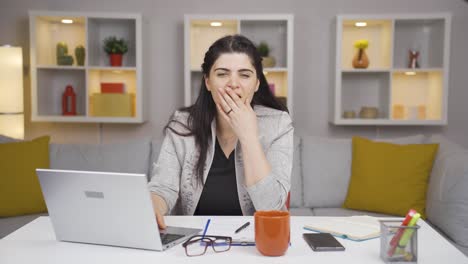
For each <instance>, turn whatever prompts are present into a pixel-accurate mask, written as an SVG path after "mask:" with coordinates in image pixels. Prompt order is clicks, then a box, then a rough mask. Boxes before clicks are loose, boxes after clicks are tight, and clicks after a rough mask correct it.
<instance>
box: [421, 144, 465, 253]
mask: <svg viewBox="0 0 468 264" xmlns="http://www.w3.org/2000/svg"><path fill="white" fill-rule="evenodd" d="M436 139H437V140H433V141H438V143H440V148H439V152H438V153H437V157H436V160H435V162H434V166H433V169H432V173H431V177H430V180H429V187H428V191H427V202H426V213H427V217H428V220H429V221H430V222H431V223H432V224H434V225H436V226H437V227H438V228H439V229H440V230H441V231H442V232H444V233H445V234H446V235H447V236H448V237H449V238H450V239H452V240H453V241H454V242H456V243H457V244H459V245H461V246H464V247H468V192H467V190H468V150H466V149H463V148H462V147H461V146H459V145H456V144H454V143H452V142H450V141H448V140H447V139H445V138H443V137H440V136H439V137H436Z"/></svg>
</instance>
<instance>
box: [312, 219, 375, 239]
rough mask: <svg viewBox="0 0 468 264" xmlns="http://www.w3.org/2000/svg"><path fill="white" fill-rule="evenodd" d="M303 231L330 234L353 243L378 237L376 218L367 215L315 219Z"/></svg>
mask: <svg viewBox="0 0 468 264" xmlns="http://www.w3.org/2000/svg"><path fill="white" fill-rule="evenodd" d="M304 229H306V230H309V231H315V232H320V233H330V234H332V235H334V236H337V237H341V238H346V239H349V240H353V241H364V240H368V239H372V238H377V237H379V236H380V224H379V220H378V218H376V217H372V216H367V215H364V216H347V217H332V218H329V217H327V218H323V219H317V220H316V221H314V222H313V223H310V224H307V225H305V226H304Z"/></svg>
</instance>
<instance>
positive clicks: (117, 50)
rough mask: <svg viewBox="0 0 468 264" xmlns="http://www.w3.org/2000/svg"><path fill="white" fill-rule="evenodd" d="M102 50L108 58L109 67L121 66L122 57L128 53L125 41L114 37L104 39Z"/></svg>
mask: <svg viewBox="0 0 468 264" xmlns="http://www.w3.org/2000/svg"><path fill="white" fill-rule="evenodd" d="M104 50H105V51H106V53H107V54H109V57H110V65H111V66H122V56H123V54H125V53H126V52H127V51H128V44H127V41H126V40H125V39H123V38H120V39H118V38H117V37H115V36H111V37H107V38H106V39H104Z"/></svg>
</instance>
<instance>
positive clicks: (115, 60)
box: [110, 53, 122, 67]
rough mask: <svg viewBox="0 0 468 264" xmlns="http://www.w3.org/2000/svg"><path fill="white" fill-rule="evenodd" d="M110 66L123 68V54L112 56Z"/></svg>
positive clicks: (113, 54)
mask: <svg viewBox="0 0 468 264" xmlns="http://www.w3.org/2000/svg"><path fill="white" fill-rule="evenodd" d="M110 65H111V66H113V67H120V66H122V54H116V53H112V54H110Z"/></svg>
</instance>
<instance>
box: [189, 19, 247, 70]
mask: <svg viewBox="0 0 468 264" xmlns="http://www.w3.org/2000/svg"><path fill="white" fill-rule="evenodd" d="M212 22H219V23H221V26H216V27H214V26H211V23H212ZM190 27H191V30H190V36H189V37H190V43H191V45H190V69H191V70H197V69H201V65H202V63H203V58H204V57H205V52H206V51H207V50H208V48H209V47H210V46H211V44H213V42H215V41H216V40H217V39H219V38H221V37H224V36H226V35H233V34H238V33H239V31H238V22H237V21H236V20H223V19H197V20H192V21H191V22H190Z"/></svg>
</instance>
